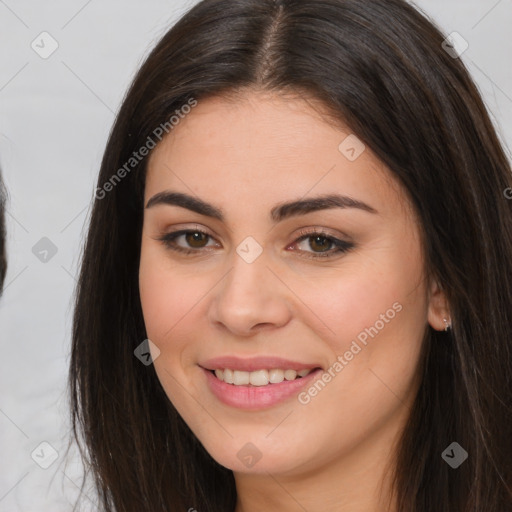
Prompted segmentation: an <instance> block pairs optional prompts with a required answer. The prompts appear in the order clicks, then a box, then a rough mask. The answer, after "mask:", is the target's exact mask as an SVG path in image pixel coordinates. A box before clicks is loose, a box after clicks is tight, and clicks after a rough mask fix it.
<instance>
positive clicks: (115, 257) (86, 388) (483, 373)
mask: <svg viewBox="0 0 512 512" xmlns="http://www.w3.org/2000/svg"><path fill="white" fill-rule="evenodd" d="M444 38H445V36H444V35H443V34H442V33H441V31H440V30H439V29H438V28H437V27H436V26H435V25H434V23H433V22H431V21H429V20H428V19H427V17H426V16H425V15H422V14H421V13H420V12H419V11H418V10H417V9H415V8H413V7H412V6H411V5H409V4H408V3H406V2H405V1H403V0H204V1H202V2H200V3H198V4H197V5H196V6H194V7H193V8H192V9H191V10H190V11H189V12H188V13H186V14H185V15H184V16H183V17H182V18H181V19H180V20H179V21H178V22H177V23H176V24H175V26H173V27H172V28H171V30H169V32H168V33H167V34H166V35H165V36H164V37H163V38H162V40H161V41H160V42H159V43H158V44H157V46H156V47H155V48H154V50H153V51H152V52H151V54H150V55H149V56H148V57H147V59H146V61H145V62H144V64H143V65H142V67H141V68H140V70H139V71H138V73H137V75H136V77H135V79H134V81H133V84H132V85H131V87H130V89H129V91H128V93H127V95H126V97H125V99H124V101H123V104H122V106H121V109H120V111H119V114H118V116H117V119H116V121H115V124H114V126H113V129H112V132H111V134H110V137H109V140H108V144H107V147H106V150H105V153H104V157H103V161H102V164H101V170H100V175H99V179H98V190H100V188H101V190H102V193H101V196H100V195H98V194H97V199H96V201H95V203H94V207H93V210H92V216H91V219H90V227H89V231H88V234H87V239H86V243H85V247H84V253H83V260H82V264H81V273H80V277H79V282H78V287H77V294H76V304H75V313H74V321H73V340H72V353H71V362H70V374H69V389H70V397H71V398H70V401H71V411H72V421H73V432H74V436H75V438H76V441H77V442H79V443H81V441H82V439H83V442H84V444H85V448H83V447H81V452H82V458H83V461H84V464H85V466H86V468H87V470H90V471H91V472H92V474H93V476H94V482H95V485H96V488H97V491H98V493H99V497H100V500H101V504H102V507H103V508H104V510H105V511H114V510H115V511H118V512H121V511H141V510H145V511H155V512H156V511H158V512H161V511H170V510H173V511H176V510H179V511H182V510H183V511H186V510H188V509H189V508H195V509H196V510H198V511H200V512H207V511H210V512H219V511H222V512H224V511H226V512H232V511H233V510H234V506H235V501H236V489H235V484H234V478H233V474H232V472H231V471H229V470H228V469H226V468H225V467H223V466H221V465H219V464H218V463H217V462H216V461H214V460H213V459H212V457H211V456H210V455H209V454H208V453H207V452H206V451H205V449H204V448H203V446H202V445H201V443H200V442H199V441H198V440H197V438H196V437H195V436H194V435H193V433H192V432H191V431H190V429H189V428H188V426H187V425H186V424H185V423H184V421H183V420H182V419H181V417H180V416H179V414H178V413H177V412H176V410H175V409H174V407H173V405H172V403H171V402H170V401H169V399H168V398H167V396H166V394H165V392H164V390H163V389H162V387H161V385H160V383H159V380H158V378H157V375H156V373H155V371H154V368H153V366H152V365H150V366H145V365H143V364H141V362H140V361H139V360H138V359H137V358H136V357H134V349H135V348H136V347H137V346H138V345H139V344H140V343H141V342H142V341H143V340H144V339H146V337H147V336H146V332H145V327H144V321H143V316H142V311H141V305H140V298H139V289H138V266H139V257H140V244H141V230H142V218H143V195H144V181H145V171H146V163H147V158H145V159H142V160H141V161H140V163H138V164H137V165H135V166H134V167H133V169H130V171H129V172H126V173H123V177H122V179H119V180H117V181H115V185H113V186H112V187H109V191H108V192H105V190H106V189H105V188H104V184H105V183H107V182H108V181H109V180H111V179H112V176H113V175H114V174H115V173H116V172H117V171H118V169H120V168H122V167H123V165H126V162H128V161H129V159H130V158H131V157H133V152H136V151H137V150H138V149H139V148H141V147H142V146H144V145H145V144H146V141H147V139H148V137H149V136H151V134H152V133H154V130H155V129H156V128H157V127H158V126H160V125H162V124H163V123H165V122H167V121H168V119H169V117H170V116H171V115H172V114H173V113H174V112H175V111H176V110H177V109H179V108H180V107H181V106H182V105H184V104H186V103H187V102H188V101H190V100H191V99H195V100H196V101H198V102H201V101H202V100H204V99H206V98H208V97H212V96H214V95H225V96H228V95H232V94H234V93H237V92H238V93H240V92H243V91H244V90H247V89H248V88H259V89H264V90H268V91H274V92H283V93H284V92H295V93H298V94H301V95H303V96H304V97H306V96H307V97H310V98H314V99H317V100H320V102H321V103H322V104H323V105H325V107H326V108H327V109H328V110H329V111H330V112H332V114H333V115H334V116H336V117H337V118H338V119H339V120H340V121H342V122H345V123H346V124H347V125H348V126H349V127H350V128H351V130H352V131H353V133H355V134H356V135H357V137H358V138H359V139H361V140H362V141H363V142H364V143H365V144H366V145H367V146H368V147H370V148H371V149H372V150H373V151H374V153H375V154H376V155H377V156H378V157H379V158H380V159H381V160H382V161H383V162H384V163H385V164H386V165H387V166H388V167H389V168H390V170H391V172H392V173H393V175H394V176H395V177H396V179H398V180H399V182H400V183H401V184H402V185H403V187H404V190H406V191H407V193H408V194H409V197H410V198H411V201H412V204H413V206H414V208H415V209H416V211H417V213H418V216H419V219H420V220H421V226H420V228H421V230H422V234H423V239H424V240H425V248H424V251H425V259H426V262H427V274H428V277H432V278H434V279H436V280H437V281H438V282H439V283H441V285H442V287H443V289H444V291H445V293H446V296H447V298H448V301H449V305H450V313H451V318H452V331H449V332H448V333H446V332H437V331H434V330H433V329H431V328H430V327H429V328H428V330H427V332H426V333H425V338H424V346H423V357H422V359H421V364H420V365H419V371H420V372H421V379H422V380H421V386H420V389H419V391H418V395H417V397H416V400H415V403H414V406H413V408H412V410H411V413H410V418H409V421H408V424H407V426H406V429H405V431H404V432H403V436H402V438H401V442H400V444H399V446H398V448H397V453H396V462H397V465H396V471H395V472H394V473H393V474H394V475H395V479H394V484H395V486H394V489H395V492H396V500H397V503H398V511H399V512H432V511H436V512H481V511H482V510H485V511H486V512H505V511H506V510H512V435H511V425H512V378H511V375H512V346H511V339H512V328H511V325H512V201H510V200H508V201H507V199H506V198H505V197H504V190H505V189H507V188H508V187H510V186H511V185H512V178H511V170H510V163H509V162H508V160H507V158H506V156H505V154H504V151H503V149H502V147H501V146H500V143H499V141H498V138H497V136H496V133H495V130H494V127H493V125H492V123H491V121H490V119H489V115H488V113H487V111H486V109H485V107H484V104H483V102H482V99H481V97H480V95H479V93H478V91H477V89H476V87H475V85H474V83H473V82H472V80H471V78H470V76H469V73H468V71H467V70H466V68H465V66H464V64H463V63H462V62H461V60H460V59H459V58H452V57H451V56H450V55H449V54H448V53H447V52H446V51H445V50H444V49H443V48H442V42H443V40H444ZM192 115H193V114H192ZM125 169H127V168H126V167H125ZM117 176H118V177H119V174H118V175H117ZM111 183H112V182H111ZM454 441H456V442H457V443H459V444H460V445H461V446H462V447H463V448H464V449H465V450H466V451H467V452H468V454H469V457H468V459H467V460H466V461H465V462H464V463H463V464H462V465H461V466H460V467H458V468H457V469H452V468H451V467H450V466H449V465H448V464H447V463H446V462H445V461H444V460H443V459H442V457H441V453H442V452H443V450H444V449H445V448H446V447H447V446H449V445H450V444H451V443H452V442H454Z"/></svg>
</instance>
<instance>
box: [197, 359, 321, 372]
mask: <svg viewBox="0 0 512 512" xmlns="http://www.w3.org/2000/svg"><path fill="white" fill-rule="evenodd" d="M199 366H202V367H203V368H205V369H206V370H222V369H225V368H229V369H230V370H239V371H246V372H253V371H256V370H262V369H267V370H272V369H273V368H280V369H282V370H297V371H298V370H304V369H314V368H321V366H320V365H319V364H318V363H301V362H299V361H290V360H289V359H283V358H281V357H276V356H258V357H250V358H244V359H242V358H240V357H236V356H221V357H214V358H213V359H208V360H207V361H204V362H202V363H200V365H199Z"/></svg>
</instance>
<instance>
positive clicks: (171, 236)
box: [157, 229, 355, 259]
mask: <svg viewBox="0 0 512 512" xmlns="http://www.w3.org/2000/svg"><path fill="white" fill-rule="evenodd" d="M189 233H200V234H202V235H205V236H207V237H209V238H213V237H212V236H211V235H209V234H208V233H206V232H205V231H202V230H201V229H183V230H180V231H175V232H173V233H167V234H165V235H163V236H161V237H160V238H158V239H157V240H159V241H160V242H162V243H163V244H164V245H165V246H166V247H167V248H168V249H171V250H172V251H176V252H179V253H182V254H192V253H196V254H197V253H198V252H200V251H201V249H203V248H202V247H201V248H198V249H185V248H183V247H180V246H178V245H176V242H175V240H176V238H178V237H180V236H182V235H187V234H189ZM299 235H300V236H299V238H297V240H296V241H295V242H294V244H296V243H299V242H302V241H303V240H306V239H308V238H312V237H314V236H318V237H321V238H324V239H326V240H327V241H329V242H331V243H332V244H333V245H334V246H335V250H333V249H332V248H331V249H329V250H328V251H324V252H320V253H309V254H310V255H309V256H304V257H306V258H310V259H317V258H332V257H334V256H335V255H337V254H344V253H346V252H348V251H350V250H351V249H353V248H354V247H355V245H354V244H353V243H352V242H346V241H344V240H340V239H338V238H334V237H332V236H330V235H328V234H327V233H324V232H323V231H316V230H311V231H308V230H306V229H303V230H301V231H300V233H299ZM301 252H305V253H306V254H308V251H301Z"/></svg>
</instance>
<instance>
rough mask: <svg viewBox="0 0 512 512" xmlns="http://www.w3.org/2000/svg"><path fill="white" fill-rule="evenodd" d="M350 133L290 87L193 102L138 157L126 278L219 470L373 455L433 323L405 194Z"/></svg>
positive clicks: (176, 397) (183, 408)
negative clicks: (136, 222)
mask: <svg viewBox="0 0 512 512" xmlns="http://www.w3.org/2000/svg"><path fill="white" fill-rule="evenodd" d="M347 137H349V138H348V139H347ZM360 144H361V143H360V142H358V141H357V139H354V138H353V136H351V132H350V130H349V129H348V128H347V129H345V130H341V129H339V128H334V127H333V126H332V125H331V124H328V123H327V122H326V120H325V118H322V117H320V115H319V114H318V113H317V111H315V110H313V109H312V107H311V106H310V105H309V104H308V103H306V102H304V101H303V100H300V99H289V98H288V99H285V98H283V97H281V96H275V95H273V96H267V95H263V93H257V92H251V93H247V94H246V95H245V96H244V98H243V99H241V100H239V101H237V102H228V101H226V100H225V99H222V98H215V99H209V100H205V101H202V102H199V104H198V105H197V106H196V107H195V108H194V109H192V111H191V113H189V114H188V115H187V116H186V117H185V118H184V119H182V120H181V121H180V123H179V124H178V125H177V126H175V127H174V129H173V130H172V132H171V133H170V135H169V136H168V137H167V138H166V139H164V140H163V142H162V143H161V144H160V145H159V146H157V147H156V148H155V150H154V151H153V153H152V154H151V157H150V160H149V162H148V172H147V179H146V187H145V200H144V204H145V206H146V205H148V202H150V205H149V206H146V208H145V210H144V227H143V234H142V252H141V260H140V275H139V280H140V297H141V303H142V309H143V313H144V320H145V325H146V329H147V335H148V338H149V339H150V340H151V342H152V343H153V344H154V346H156V347H158V350H159V353H158V351H156V350H155V351H154V352H153V354H154V356H155V360H154V366H155V370H156V373H157V375H158V378H159V380H160V382H161V384H162V386H163V388H164V390H165V392H166V393H167V396H168V397H169V400H171V402H172V403H173V404H174V406H175V407H176V409H177V410H178V412H179V413H180V415H181V416H182V417H183V419H184V420H185V421H186V423H187V424H188V425H189V426H190V428H191V430H192V431H193V432H194V433H195V435H196V436H197V437H198V439H199V440H200V441H201V443H202V444H203V445H204V447H205V448H206V449H207V450H208V452H209V453H210V454H211V455H212V456H213V458H214V459H216V460H217V461H218V462H219V463H220V464H222V465H223V466H226V467H228V468H230V469H232V470H234V471H235V472H238V473H265V472H272V474H278V473H281V474H288V475H293V474H295V473H297V474H298V473H299V472H302V473H304V472H306V471H312V470H316V469H318V468H319V467H320V466H321V465H322V466H325V465H329V466H331V467H333V466H334V465H336V464H338V465H341V464H342V463H343V461H345V462H346V461H347V460H348V459H349V458H350V457H353V456H356V454H357V457H358V458H359V459H358V460H360V461H365V460H366V462H367V464H368V467H370V466H371V465H372V464H376V461H377V459H378V460H383V459H384V458H385V457H386V456H387V454H388V453H389V448H390V443H391V442H392V441H393V439H395V435H396V433H397V432H398V429H399V428H400V426H401V425H402V423H403V421H404V420H405V417H406V415H407V413H408V411H409V407H408V406H410V404H411V402H412V400H413V398H414V393H415V391H416V389H417V385H418V380H417V376H418V371H417V363H418V360H419V354H420V347H421V342H422V338H423V333H424V331H425V329H426V327H427V322H430V323H431V324H432V325H433V326H434V327H435V328H438V329H442V328H443V323H442V315H440V314H438V312H437V310H435V308H434V306H433V299H434V298H435V297H436V296H437V295H438V293H439V292H438V291H437V289H436V287H431V286H430V285H429V284H428V283H426V282H425V279H424V267H423V265H424V262H423V258H422V256H423V253H422V248H421V246H420V236H419V229H418V224H417V220H416V217H415V215H414V213H413V212H412V210H411V208H410V203H409V201H408V199H407V198H406V197H405V195H404V193H403V191H402V190H401V188H400V187H399V186H398V185H397V184H396V182H395V181H394V179H393V178H392V177H391V174H390V172H389V171H388V170H387V169H386V168H385V166H384V165H383V164H382V163H381V162H380V161H379V160H378V159H377V158H376V157H375V155H374V154H372V152H371V151H370V149H369V148H365V149H364V148H363V147H362V146H361V145H360ZM159 194H160V195H159ZM165 194H180V196H178V195H175V196H170V195H169V196H165ZM326 196H331V199H330V200H327V201H324V202H323V203H315V201H316V200H317V199H318V198H322V197H326ZM334 196H340V197H338V198H337V199H335V198H334ZM343 197H344V198H345V199H343ZM152 198H154V199H153V200H151V199H152ZM173 198H174V199H173ZM179 198H181V199H180V201H181V203H180V204H177V202H179V201H176V199H179ZM183 198H187V199H186V201H184V199H183ZM347 198H350V199H351V201H352V202H350V201H348V200H347ZM289 203H291V205H290V206H285V205H287V204H289ZM295 203H297V204H295ZM206 205H209V206H208V207H206ZM199 206H200V208H199ZM199 210H200V211H201V212H200V211H199ZM182 230H183V231H187V232H188V233H185V234H179V235H177V236H175V237H174V239H173V238H171V237H170V235H171V234H172V233H176V232H181V231H182ZM201 232H204V233H206V234H205V235H203V234H201ZM315 232H317V233H318V234H314V233H315ZM162 237H168V239H167V242H166V241H164V240H160V239H161V238H162ZM182 251H189V252H188V253H187V252H182ZM217 358H219V359H218V361H212V360H213V359H217ZM256 358H264V359H259V360H256ZM315 368H316V369H317V370H315ZM208 369H210V370H214V369H219V370H225V369H228V371H227V372H225V371H223V372H222V374H221V373H220V372H217V373H218V375H219V377H222V378H223V379H226V380H227V381H228V382H233V379H235V383H226V382H223V381H221V380H220V379H219V378H218V377H217V376H215V375H214V374H213V372H210V371H209V370H208ZM308 369H309V370H313V371H311V372H310V373H309V375H307V376H305V377H300V378H297V379H295V380H288V379H293V378H294V376H295V375H294V372H293V371H288V372H285V371H286V370H296V371H297V370H299V371H300V370H308ZM229 370H231V371H229ZM235 370H236V372H235ZM248 370H254V372H251V373H249V372H248ZM267 370H268V371H270V370H277V371H270V372H267ZM301 373H302V372H301ZM269 378H270V379H271V382H270V383H268V384H266V385H265V383H266V382H267V381H268V379H269ZM283 378H284V381H282V382H280V383H279V381H280V380H282V379H283ZM247 380H249V382H252V383H253V384H251V385H247ZM237 383H238V384H237Z"/></svg>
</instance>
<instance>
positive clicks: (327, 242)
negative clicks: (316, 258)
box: [312, 236, 331, 252]
mask: <svg viewBox="0 0 512 512" xmlns="http://www.w3.org/2000/svg"><path fill="white" fill-rule="evenodd" d="M319 240H323V241H324V244H321V243H320V244H318V245H320V246H322V245H323V247H320V249H322V248H323V249H324V250H328V249H329V245H330V243H331V242H330V241H329V240H327V238H325V237H324V236H316V237H314V238H313V244H314V245H317V242H318V241H319ZM326 245H327V247H326ZM312 248H313V249H314V247H313V246H312ZM321 252H323V251H321Z"/></svg>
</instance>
